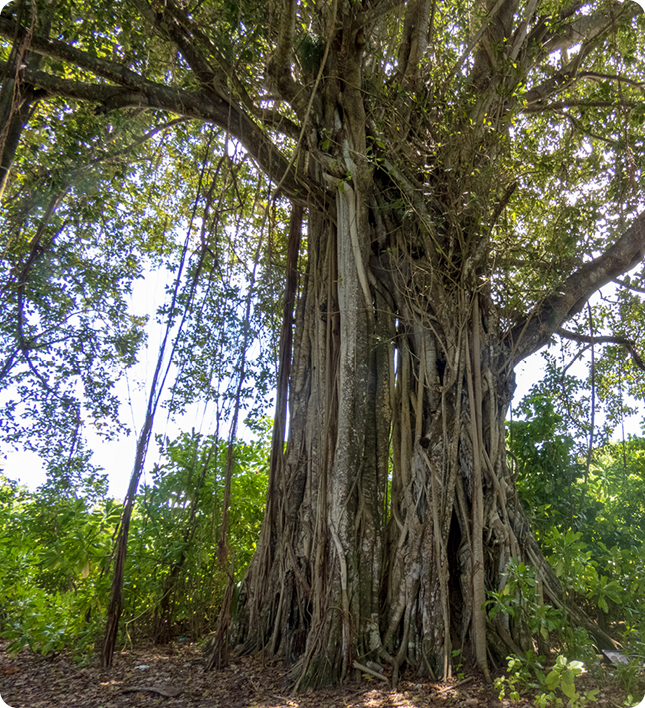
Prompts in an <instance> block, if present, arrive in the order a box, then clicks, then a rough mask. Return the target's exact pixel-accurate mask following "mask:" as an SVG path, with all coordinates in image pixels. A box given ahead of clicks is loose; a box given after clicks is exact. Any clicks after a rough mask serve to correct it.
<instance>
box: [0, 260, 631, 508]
mask: <svg viewBox="0 0 645 708" xmlns="http://www.w3.org/2000/svg"><path fill="white" fill-rule="evenodd" d="M167 277H168V276H167V274H165V273H164V272H160V271H157V272H153V273H150V274H148V276H147V277H146V278H145V280H140V281H137V282H136V283H135V286H134V289H133V293H132V296H131V303H130V305H131V311H132V312H133V313H134V314H144V313H154V311H155V308H156V307H157V305H158V303H159V302H163V301H164V297H165V286H166V283H167ZM147 332H148V341H147V345H146V347H145V348H144V349H143V350H142V352H141V355H140V357H139V362H138V363H137V364H136V366H134V367H133V368H132V369H130V371H129V372H128V373H127V375H126V376H125V377H124V378H123V379H122V380H121V381H120V382H119V383H118V384H117V391H116V392H117V394H118V395H119V398H120V399H121V401H122V404H121V419H122V421H123V422H125V423H126V424H127V425H128V426H129V427H130V428H131V430H132V431H133V433H131V434H130V435H129V436H125V435H122V436H120V437H119V438H118V439H116V440H114V441H111V442H105V441H104V440H102V439H101V438H100V437H99V436H97V435H95V434H92V433H91V431H87V432H88V433H89V434H88V436H87V439H88V448H89V449H91V450H93V451H94V455H93V457H92V462H93V463H94V464H96V465H98V466H100V467H102V468H103V469H104V470H105V472H106V473H107V476H108V483H109V494H110V495H111V496H113V497H116V498H122V497H123V496H124V495H125V492H126V490H127V487H128V483H129V481H130V475H131V472H132V467H133V463H134V454H135V447H136V443H137V434H138V432H139V430H140V429H141V426H142V425H143V421H144V417H145V410H146V405H147V399H148V390H149V384H150V381H151V379H152V375H153V372H154V368H155V365H156V361H157V354H158V351H159V344H160V342H161V338H162V334H163V330H162V327H161V326H160V325H159V324H158V323H157V322H156V320H155V318H154V316H151V317H150V319H149V321H148V327H147ZM571 373H576V374H578V375H580V376H583V375H584V362H580V364H579V368H578V370H577V371H576V370H575V369H574V370H572V372H571ZM515 374H516V384H517V387H516V390H515V395H514V398H513V407H515V406H517V404H518V403H519V402H520V401H521V400H522V398H523V397H524V396H526V394H527V393H529V391H530V389H531V387H532V386H533V385H534V384H536V383H538V382H539V381H540V380H541V378H542V376H543V374H544V360H543V359H542V356H541V354H540V353H539V352H538V353H537V354H534V355H532V356H531V357H529V358H527V359H526V360H525V361H523V362H521V363H520V364H519V366H518V367H517V368H516V370H515ZM639 409H640V412H639V413H638V414H636V415H634V416H632V417H631V418H629V419H626V421H625V434H626V435H627V434H632V435H640V434H641V420H642V419H643V406H642V405H641V406H639ZM272 412H273V411H272V409H269V410H268V411H267V413H268V414H272ZM193 428H194V429H195V431H196V432H201V433H203V434H205V435H208V434H209V433H211V432H214V426H213V418H212V416H210V415H209V410H208V409H207V410H206V412H204V406H203V405H202V404H200V405H193V406H191V407H189V408H188V409H187V412H186V414H185V415H183V416H181V417H180V418H178V419H177V420H174V421H173V420H170V419H169V418H168V415H167V412H166V410H165V409H164V408H162V407H160V408H159V409H158V412H157V415H156V418H155V427H154V431H153V436H154V435H158V434H161V435H162V436H169V437H170V438H171V439H173V438H175V437H176V436H177V435H178V434H179V433H180V432H183V431H190V430H191V429H193ZM617 432H618V434H620V431H617ZM239 435H240V437H243V438H246V439H251V436H252V434H251V432H250V431H249V430H248V429H246V428H245V427H244V426H241V427H240V430H239ZM158 461H159V454H158V448H157V444H156V442H155V441H154V439H153V440H151V443H150V446H149V448H148V455H147V458H146V465H145V469H144V474H143V476H142V479H141V482H142V483H143V482H145V481H147V480H149V479H150V472H151V470H152V468H153V465H154V463H155V462H158ZM3 463H4V464H3ZM2 467H4V469H3V470H2ZM0 470H2V471H3V473H4V474H5V475H6V476H7V477H9V479H13V480H16V481H19V482H20V483H22V484H24V485H26V486H27V487H28V488H29V489H31V490H33V489H36V487H38V486H39V485H41V484H43V483H44V482H45V472H44V469H43V466H42V464H41V462H40V459H39V458H38V456H37V455H35V454H34V453H25V452H11V453H8V454H6V455H5V459H4V460H3V459H2V456H0Z"/></svg>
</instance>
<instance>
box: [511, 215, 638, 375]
mask: <svg viewBox="0 0 645 708" xmlns="http://www.w3.org/2000/svg"><path fill="white" fill-rule="evenodd" d="M644 255H645V212H643V213H641V214H640V215H639V216H638V217H636V219H635V220H634V222H633V224H632V225H631V226H630V227H629V228H628V229H627V231H625V233H624V234H623V235H622V236H621V237H620V238H619V239H618V240H617V241H616V243H614V244H613V246H611V247H610V248H608V249H607V250H606V251H605V252H604V253H603V254H602V255H600V256H598V257H597V258H594V259H593V260H591V261H588V262H587V263H584V264H583V265H582V266H580V268H578V270H576V271H575V272H574V273H572V274H571V275H570V276H569V277H568V278H567V279H566V280H565V281H564V282H563V283H562V284H561V286H560V287H559V288H556V290H555V292H554V293H553V295H551V296H550V297H547V298H546V299H545V300H544V301H543V302H542V304H541V305H540V306H538V307H537V308H536V309H535V310H534V311H533V312H531V313H530V314H529V315H528V316H527V317H526V318H524V319H523V320H522V321H520V322H519V323H518V324H517V325H516V326H515V327H513V328H512V330H511V331H510V333H509V336H510V342H511V345H512V348H513V357H512V361H513V364H514V365H516V364H518V363H519V362H520V361H522V359H525V358H526V357H527V356H529V355H530V354H533V353H534V352H536V351H537V350H538V349H540V348H541V347H543V346H544V345H545V344H546V343H547V342H548V341H549V339H550V337H551V336H552V335H553V334H554V333H555V332H557V331H558V330H559V329H560V328H561V327H562V325H563V324H564V323H565V322H566V321H567V320H569V319H571V318H572V317H573V316H574V315H576V314H577V313H578V312H580V310H581V309H582V308H583V307H584V305H585V303H586V302H587V300H588V299H589V298H590V297H591V295H592V294H593V293H595V292H596V291H597V290H598V289H599V288H601V287H602V286H603V285H606V284H607V283H609V282H611V281H612V280H614V279H615V278H617V277H618V276H620V275H622V274H623V273H626V272H627V271H628V270H631V269H632V268H633V267H634V266H636V265H637V264H638V262H639V261H640V260H642V259H643V257H644Z"/></svg>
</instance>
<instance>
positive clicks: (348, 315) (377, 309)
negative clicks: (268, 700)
mask: <svg viewBox="0 0 645 708" xmlns="http://www.w3.org/2000/svg"><path fill="white" fill-rule="evenodd" d="M334 212H335V213H334ZM380 220H381V216H380V215H379V214H378V213H377V212H376V211H375V210H372V211H371V210H370V208H369V207H368V198H366V197H365V196H364V195H363V194H361V193H360V192H359V191H358V190H355V189H353V188H352V187H350V186H349V185H347V184H344V185H342V186H341V188H340V189H339V191H338V193H337V195H336V203H335V204H334V205H330V211H329V213H320V212H318V213H316V212H313V213H312V214H311V216H310V221H309V263H308V268H307V272H306V275H305V279H304V283H303V288H302V297H301V299H300V302H299V305H298V309H297V317H296V333H295V346H294V355H293V363H292V373H291V386H290V398H289V406H290V409H289V412H290V428H289V441H288V445H287V450H286V454H285V455H284V456H278V457H279V460H278V461H277V463H276V464H275V465H274V468H273V469H272V474H271V479H270V489H269V493H268V504H267V514H266V519H265V524H264V527H263V531H262V537H261V541H260V544H259V548H258V552H257V554H256V556H255V559H254V561H253V563H252V566H251V569H250V571H249V573H248V576H247V578H246V581H245V583H244V587H243V592H242V598H241V600H242V602H241V611H240V621H239V624H238V639H239V640H240V641H241V643H242V646H243V647H244V648H246V649H247V650H250V649H252V648H266V649H267V650H268V651H270V652H271V653H274V654H278V655H282V656H284V657H286V659H287V660H288V661H290V662H296V665H295V667H294V678H295V679H296V680H297V682H298V683H299V684H300V685H303V684H307V685H309V684H317V683H320V682H330V681H338V680H343V679H344V678H345V677H346V676H347V675H348V673H349V672H350V671H351V669H352V666H353V664H354V662H355V661H358V662H359V663H364V662H365V661H366V660H368V659H372V660H375V661H380V662H381V663H383V662H387V663H389V664H391V665H392V667H393V672H394V676H395V678H396V676H397V675H398V671H399V668H400V667H401V666H403V665H404V664H406V663H407V664H410V665H412V666H413V667H415V668H416V669H417V670H418V671H419V672H420V673H422V674H430V675H433V676H437V675H439V676H446V675H448V674H449V672H450V663H451V655H452V654H451V652H452V650H454V649H457V648H459V649H461V650H462V655H461V656H462V657H464V658H468V657H469V658H471V659H472V660H473V661H474V662H475V663H477V664H478V665H479V666H480V667H481V669H482V670H483V671H484V672H485V673H486V672H487V650H488V648H489V645H490V644H491V639H492V646H493V647H498V649H499V651H501V652H506V651H507V650H508V644H509V641H508V640H509V639H510V640H512V641H513V642H515V643H516V644H520V645H521V644H522V642H523V638H522V637H521V636H516V637H515V638H513V637H512V634H510V633H509V627H508V626H505V625H501V626H500V628H499V632H497V631H495V628H493V627H490V628H489V629H488V631H487V627H486V617H485V614H484V610H483V607H482V606H483V604H484V602H485V599H486V595H485V592H486V590H487V589H489V590H498V589H500V587H501V586H502V585H503V583H504V571H505V568H506V564H507V562H508V560H509V558H511V557H514V558H517V559H520V558H523V559H526V560H528V561H529V562H533V563H536V562H537V563H538V564H539V565H540V567H541V568H542V572H546V573H548V569H547V566H546V564H545V563H544V562H543V559H541V556H540V555H539V551H538V550H537V546H535V544H534V542H532V541H531V538H530V536H529V535H528V533H529V532H528V524H527V523H526V520H525V517H524V515H523V513H522V510H521V508H520V507H519V503H518V501H517V495H516V494H515V487H514V481H513V479H512V476H511V474H510V472H509V469H508V467H507V465H506V455H505V425H504V421H505V413H506V409H507V406H508V403H509V401H510V398H511V396H512V391H513V388H514V377H513V372H512V367H511V366H510V361H511V352H510V351H507V350H506V349H505V348H504V346H503V345H502V344H501V343H500V341H499V339H498V327H497V322H496V320H495V308H494V306H493V304H492V303H491V301H490V299H489V298H488V296H487V293H486V289H485V288H484V287H483V286H479V287H478V286H477V284H478V281H477V280H476V279H473V284H472V286H471V287H454V288H452V289H449V288H446V287H445V281H444V282H443V283H441V282H439V281H437V282H434V280H433V278H434V277H436V276H437V275H438V273H436V272H433V270H432V268H431V266H429V265H428V259H425V258H424V259H421V260H415V257H414V245H413V244H414V240H415V239H411V238H410V232H411V231H414V232H416V233H417V235H418V234H420V233H421V229H420V228H419V225H418V224H416V223H408V224H407V225H404V227H403V229H402V230H403V231H404V232H405V233H404V234H403V235H402V236H401V238H399V239H398V240H397V241H396V242H394V243H391V244H390V246H389V247H388V248H387V249H385V248H383V249H380V248H379V235H378V229H377V228H376V226H375V225H377V224H378V223H379V221H380ZM527 544H528V545H530V548H531V554H532V556H529V555H528V553H527V548H528V545H527ZM536 554H537V555H536ZM546 589H547V595H548V594H549V592H550V591H551V590H552V594H554V595H557V594H558V587H557V583H556V582H555V580H554V578H553V577H552V576H551V577H550V578H548V580H547V583H546ZM500 622H501V619H500ZM510 629H511V630H512V629H513V628H510ZM500 636H502V637H506V638H507V641H506V645H503V646H502V642H500V639H499V637H500ZM511 648H512V647H511Z"/></svg>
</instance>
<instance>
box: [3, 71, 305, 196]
mask: <svg viewBox="0 0 645 708" xmlns="http://www.w3.org/2000/svg"><path fill="white" fill-rule="evenodd" d="M8 68H9V67H8V66H7V64H6V63H5V62H0V69H2V70H6V69H8ZM129 73H133V72H129ZM21 76H22V78H23V80H24V82H25V83H26V84H28V85H31V86H34V87H38V88H41V89H44V90H45V91H46V92H47V94H48V95H49V96H50V97H51V96H61V97H64V98H71V99H76V100H80V101H92V102H96V103H100V104H101V105H102V106H103V107H104V108H105V110H115V109H117V108H129V107H137V108H156V109H159V110H165V111H169V112H170V113H175V114H177V115H180V116H185V117H187V118H195V119H198V120H204V121H207V122H209V123H213V124H215V125H217V126H219V127H221V128H224V129H225V130H227V131H229V132H230V133H231V135H233V136H234V137H235V138H236V139H237V140H239V141H240V143H241V144H242V145H243V146H244V147H245V148H246V150H247V151H248V153H249V155H251V157H252V158H253V159H254V160H255V161H256V162H257V164H258V166H259V167H260V169H261V170H262V171H263V172H264V173H265V174H267V175H268V176H269V177H270V178H271V179H273V180H274V181H276V182H278V181H281V185H282V189H283V191H284V192H285V193H286V194H287V196H289V197H290V198H291V199H293V200H294V201H297V202H299V203H304V202H305V201H306V199H307V196H308V193H309V192H311V191H313V190H311V189H310V187H311V184H312V183H311V179H309V180H308V181H307V182H300V181H298V180H297V177H296V175H295V171H294V170H293V168H292V167H291V166H290V165H289V162H288V161H287V159H286V158H285V157H284V155H282V153H281V152H280V151H279V150H278V149H277V148H276V147H275V145H273V143H272V142H271V140H270V139H269V138H268V136H266V135H265V134H264V132H263V131H262V129H261V128H260V127H259V126H258V125H256V124H255V123H253V121H252V120H251V119H250V118H249V117H248V116H247V115H246V114H245V113H243V112H242V111H239V110H237V109H235V108H233V107H232V106H231V105H229V104H227V103H226V102H225V101H224V100H218V99H217V97H216V96H215V95H213V94H211V95H210V96H206V95H204V94H199V95H198V94H195V93H192V92H188V91H184V90H183V89H177V88H170V87H168V86H163V85H162V84H156V83H154V82H152V81H145V80H143V79H140V77H139V79H140V83H141V85H140V87H139V88H136V89H135V88H129V87H123V86H114V85H111V84H91V83H85V82H82V81H72V80H68V79H61V78H59V77H57V76H53V75H51V74H47V73H45V72H42V71H32V70H30V69H24V70H23V71H22V72H21ZM128 83H130V82H128Z"/></svg>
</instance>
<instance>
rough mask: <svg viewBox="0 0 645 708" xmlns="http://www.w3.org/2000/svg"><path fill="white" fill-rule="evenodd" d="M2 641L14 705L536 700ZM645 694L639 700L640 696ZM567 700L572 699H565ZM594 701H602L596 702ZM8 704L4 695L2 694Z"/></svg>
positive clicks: (99, 707) (92, 707) (273, 707)
mask: <svg viewBox="0 0 645 708" xmlns="http://www.w3.org/2000/svg"><path fill="white" fill-rule="evenodd" d="M6 647H7V642H1V641H0V696H1V697H2V699H3V700H4V701H5V703H6V704H7V705H8V706H10V707H11V708H69V707H73V708H76V707H78V708H81V707H82V708H85V707H87V708H135V707H139V706H140V707H144V706H146V707H152V706H155V707H156V706H164V707H167V708H449V707H450V708H452V707H453V706H455V707H459V708H489V707H493V706H494V707H495V708H504V707H508V708H529V706H532V704H533V703H532V699H531V697H530V696H528V697H525V698H524V697H523V699H522V700H521V701H520V702H519V703H517V702H511V701H509V700H500V699H499V697H498V691H496V690H495V689H494V688H493V686H492V685H486V684H485V683H484V682H483V681H482V680H480V679H478V678H477V677H475V676H466V677H464V678H461V679H455V680H454V681H453V682H452V683H434V682H425V683H417V682H414V681H406V680H405V677H403V679H402V680H400V681H399V685H398V687H397V689H396V690H392V689H391V688H390V687H389V684H386V683H385V682H383V681H379V680H378V679H375V678H371V677H369V678H368V677H367V676H363V677H361V678H360V680H359V681H356V682H354V683H349V684H347V685H344V686H342V687H338V688H333V689H322V690H318V691H314V692H303V693H299V694H296V695H291V694H290V691H289V689H288V688H285V687H284V677H285V674H286V669H285V668H284V666H283V665H282V664H281V663H279V662H275V661H263V660H262V659H261V658H260V657H244V658H237V659H235V660H233V661H232V663H231V664H230V666H228V667H227V668H226V669H223V670H221V671H213V672H206V671H204V656H203V654H202V653H201V650H200V647H199V645H197V644H190V643H188V642H186V643H184V642H181V643H179V644H174V645H170V646H166V647H153V648H151V647H148V648H140V649H139V648H135V649H133V650H130V651H121V652H117V653H116V655H115V660H114V666H113V668H112V669H111V670H109V671H106V670H103V669H100V668H98V663H97V662H95V661H92V662H91V663H90V665H88V666H79V665H78V664H77V663H76V662H75V661H74V660H73V658H72V656H71V655H70V654H69V653H66V652H63V653H60V654H57V655H55V656H53V657H47V658H45V657H42V656H40V655H38V654H35V653H33V652H32V651H30V650H29V649H23V650H22V651H21V652H20V653H19V654H17V655H11V654H9V653H8V652H7V651H6ZM581 679H582V680H580V679H579V680H578V681H579V682H580V685H579V688H582V689H585V690H588V689H589V688H599V689H600V693H599V695H598V702H597V703H595V705H596V706H598V708H623V706H624V700H625V697H624V695H623V693H622V691H620V690H619V689H618V688H617V687H616V685H615V683H613V682H608V683H604V684H603V682H600V683H599V682H597V681H593V680H591V678H590V677H581ZM635 702H638V701H635ZM565 705H566V702H565ZM590 705H594V704H590ZM0 706H2V702H1V701H0Z"/></svg>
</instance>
